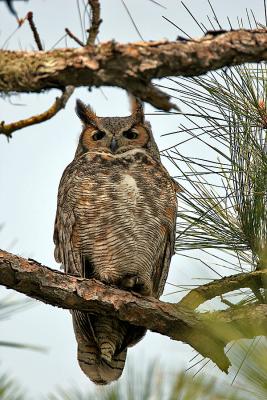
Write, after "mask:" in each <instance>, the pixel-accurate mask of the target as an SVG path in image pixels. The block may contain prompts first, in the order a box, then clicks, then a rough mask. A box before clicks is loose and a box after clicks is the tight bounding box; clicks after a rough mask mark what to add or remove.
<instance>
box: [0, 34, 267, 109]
mask: <svg viewBox="0 0 267 400" xmlns="http://www.w3.org/2000/svg"><path fill="white" fill-rule="evenodd" d="M262 60H265V61H267V33H266V30H263V29H261V30H251V31H247V30H238V31H232V32H226V33H221V34H218V35H211V34H210V35H207V36H204V37H203V38H201V39H198V40H189V41H175V42H168V41H164V40H163V41H157V42H152V41H151V42H137V43H129V44H119V43H116V42H113V41H111V42H106V43H101V44H99V45H98V46H86V47H83V48H78V49H71V48H69V49H55V50H53V51H29V52H28V51H5V50H0V91H2V92H4V93H10V92H40V91H42V90H45V89H50V88H61V89H62V88H64V87H66V86H69V85H73V86H75V87H78V86H90V87H91V86H96V87H99V86H117V87H121V88H124V89H126V90H129V91H131V92H132V93H133V94H134V95H136V96H138V97H140V98H142V99H143V100H144V101H147V102H149V103H151V104H152V105H153V106H155V107H158V108H161V109H164V110H169V109H170V108H171V107H172V104H171V103H170V101H169V96H168V95H167V94H165V93H163V92H161V91H160V90H159V89H157V88H156V87H155V86H153V84H152V83H151V81H152V79H155V78H164V77H168V76H196V75H200V74H204V73H206V72H207V71H211V70H215V69H218V68H222V67H226V66H231V65H237V64H241V63H245V62H259V61H262Z"/></svg>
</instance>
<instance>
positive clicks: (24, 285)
mask: <svg viewBox="0 0 267 400" xmlns="http://www.w3.org/2000/svg"><path fill="white" fill-rule="evenodd" d="M0 283H1V284H2V285H5V286H6V287H8V288H12V289H14V290H16V291H18V292H20V293H24V294H26V295H27V296H30V297H33V298H35V299H37V300H41V301H42V302H45V303H48V304H51V305H53V306H58V307H61V308H65V309H77V310H81V311H87V312H89V313H101V314H102V315H114V316H115V317H116V318H119V319H121V320H124V321H128V322H130V323H131V324H133V325H140V326H144V327H146V328H148V329H150V330H152V331H155V332H158V333H161V334H163V335H167V336H169V337H170V338H171V339H174V340H180V341H183V342H185V343H188V344H190V345H191V346H192V347H193V348H194V349H196V350H197V351H198V352H199V353H201V354H202V355H203V356H204V357H208V358H210V359H211V360H213V361H214V362H215V363H216V364H217V365H218V366H219V367H220V368H221V369H222V370H224V371H227V370H228V367H229V365H230V362H229V360H228V359H227V357H226V356H225V354H224V347H225V345H226V344H227V343H228V342H229V341H231V340H235V339H237V338H241V337H243V338H244V337H249V338H250V337H253V336H255V335H262V334H266V328H267V305H255V306H249V307H248V306H247V307H242V308H239V309H234V310H226V311H219V312H213V313H203V314H199V313H195V312H193V311H191V310H190V309H189V308H187V307H182V306H181V305H180V304H171V303H163V302H161V301H159V300H156V299H154V298H152V297H142V296H140V295H138V294H133V293H130V292H125V291H122V290H119V289H117V288H115V287H108V286H106V285H104V284H103V283H101V282H98V281H96V280H93V279H92V280H87V279H83V278H77V277H73V276H70V275H66V274H63V273H62V272H59V271H54V270H51V269H50V268H47V267H44V266H42V265H41V264H39V263H38V262H37V261H34V260H31V259H29V260H26V259H24V258H22V257H18V256H15V255H13V254H10V253H8V252H5V251H1V250H0Z"/></svg>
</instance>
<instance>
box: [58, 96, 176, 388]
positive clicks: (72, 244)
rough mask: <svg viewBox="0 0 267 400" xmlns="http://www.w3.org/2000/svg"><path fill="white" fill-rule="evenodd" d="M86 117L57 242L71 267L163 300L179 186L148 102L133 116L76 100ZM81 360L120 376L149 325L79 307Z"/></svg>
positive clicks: (101, 373) (98, 376) (64, 189)
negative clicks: (99, 111)
mask: <svg viewBox="0 0 267 400" xmlns="http://www.w3.org/2000/svg"><path fill="white" fill-rule="evenodd" d="M76 112H77V115H78V116H79V118H80V119H81V121H82V123H83V130H82V133H81V135H80V139H79V143H78V147H77V150H76V153H75V157H74V160H73V161H72V162H71V163H70V164H69V165H68V167H67V168H66V169H65V171H64V173H63V176H62V178H61V181H60V184H59V191H58V205H57V214H56V221H55V231H54V242H55V246H56V247H55V258H56V261H58V262H60V263H62V264H63V266H64V269H65V272H67V273H71V274H76V275H79V276H82V277H85V278H96V279H98V280H100V281H102V282H104V283H106V284H112V285H115V286H117V287H119V288H123V289H128V290H132V291H134V292H138V293H141V294H143V295H146V296H154V297H156V298H158V297H159V296H160V295H161V294H162V292H163V288H164V284H165V281H166V278H167V274H168V270H169V265H170V261H171V257H172V255H173V253H174V241H175V222H176V211H177V202H176V191H177V188H178V186H177V184H176V183H175V182H174V181H173V180H172V179H171V177H170V176H169V174H168V172H167V171H166V169H165V168H164V167H163V165H162V164H161V161H160V156H159V150H158V147H157V145H156V143H155V141H154V138H153V134H152V131H151V127H150V124H149V123H148V122H146V121H145V120H144V112H143V107H142V104H141V102H139V101H138V100H133V106H132V113H131V115H130V116H128V117H98V116H96V114H95V113H94V112H93V110H92V109H91V108H90V107H89V106H86V105H85V104H83V103H82V102H81V101H80V100H77V107H76ZM72 317H73V325H74V331H75V335H76V339H77V343H78V361H79V364H80V367H81V369H82V370H83V372H84V373H85V374H86V375H87V376H88V377H89V378H90V379H91V380H92V381H93V382H95V383H97V384H106V383H109V382H111V381H113V380H115V379H118V378H119V376H120V375H121V373H122V371H123V367H124V364H125V359H126V352H127V347H129V346H133V345H134V344H136V343H137V342H138V341H139V340H140V339H141V338H142V337H143V336H144V334H145V332H146V330H145V329H144V328H143V327H137V326H133V325H130V324H129V323H127V322H123V321H120V320H118V319H116V318H114V317H109V316H103V315H91V314H88V313H84V312H80V311H72Z"/></svg>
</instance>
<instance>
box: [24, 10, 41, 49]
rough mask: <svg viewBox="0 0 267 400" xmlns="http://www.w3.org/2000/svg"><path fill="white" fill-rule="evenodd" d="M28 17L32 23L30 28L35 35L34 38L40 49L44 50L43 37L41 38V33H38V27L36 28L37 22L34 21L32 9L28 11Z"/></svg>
mask: <svg viewBox="0 0 267 400" xmlns="http://www.w3.org/2000/svg"><path fill="white" fill-rule="evenodd" d="M26 18H27V20H28V21H29V25H30V28H31V30H32V33H33V37H34V40H35V43H36V45H37V48H38V50H44V48H43V46H42V43H41V39H40V36H39V33H38V31H37V28H36V26H35V24H34V22H33V13H32V12H31V11H30V12H28V14H27V17H26Z"/></svg>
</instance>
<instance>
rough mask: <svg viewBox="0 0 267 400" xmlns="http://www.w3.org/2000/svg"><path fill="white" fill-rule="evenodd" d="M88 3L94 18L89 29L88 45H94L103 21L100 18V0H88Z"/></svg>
mask: <svg viewBox="0 0 267 400" xmlns="http://www.w3.org/2000/svg"><path fill="white" fill-rule="evenodd" d="M88 3H89V5H90V7H91V10H92V18H91V26H90V28H89V29H87V32H88V38H87V42H86V44H87V45H91V46H93V45H94V43H95V40H96V37H97V35H98V32H99V26H100V24H101V22H102V19H100V4H99V1H98V0H88Z"/></svg>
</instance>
